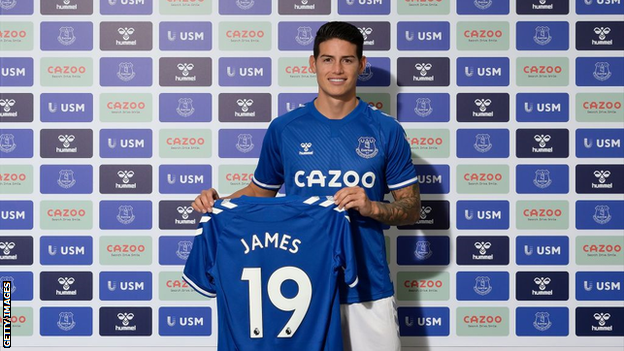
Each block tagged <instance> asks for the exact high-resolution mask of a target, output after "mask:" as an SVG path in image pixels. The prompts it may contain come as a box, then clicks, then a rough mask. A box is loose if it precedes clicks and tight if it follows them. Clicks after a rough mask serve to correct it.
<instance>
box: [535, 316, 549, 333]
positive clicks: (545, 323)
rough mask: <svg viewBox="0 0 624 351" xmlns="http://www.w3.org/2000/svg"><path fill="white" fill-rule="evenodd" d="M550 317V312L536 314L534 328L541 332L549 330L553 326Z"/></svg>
mask: <svg viewBox="0 0 624 351" xmlns="http://www.w3.org/2000/svg"><path fill="white" fill-rule="evenodd" d="M549 317H550V313H548V312H537V313H536V314H535V321H534V322H533V326H534V327H535V329H537V330H539V331H546V330H548V329H549V328H550V326H551V325H552V323H551V322H550V318H549Z"/></svg>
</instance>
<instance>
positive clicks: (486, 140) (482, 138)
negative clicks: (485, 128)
mask: <svg viewBox="0 0 624 351" xmlns="http://www.w3.org/2000/svg"><path fill="white" fill-rule="evenodd" d="M476 138H477V140H476V141H475V143H474V145H473V146H474V148H475V150H477V151H479V152H481V153H486V152H488V151H490V149H491V148H492V143H491V142H490V135H489V134H477V135H476Z"/></svg>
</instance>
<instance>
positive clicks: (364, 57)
mask: <svg viewBox="0 0 624 351" xmlns="http://www.w3.org/2000/svg"><path fill="white" fill-rule="evenodd" d="M365 68H366V56H362V58H361V59H360V67H359V69H358V75H360V74H362V73H364V69H365Z"/></svg>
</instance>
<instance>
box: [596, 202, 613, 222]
mask: <svg viewBox="0 0 624 351" xmlns="http://www.w3.org/2000/svg"><path fill="white" fill-rule="evenodd" d="M609 210H610V208H609V206H607V205H598V206H596V212H595V213H594V221H596V223H598V224H607V223H609V221H610V220H611V213H610V212H609Z"/></svg>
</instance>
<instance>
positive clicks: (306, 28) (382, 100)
mask: <svg viewBox="0 0 624 351" xmlns="http://www.w3.org/2000/svg"><path fill="white" fill-rule="evenodd" d="M623 2H624V1H621V0H518V1H510V0H457V1H451V0H394V1H390V0H334V1H331V0H273V1H270V0H0V167H1V171H0V194H1V198H0V250H1V252H0V277H1V280H2V281H10V282H11V283H12V285H11V297H12V305H11V306H12V310H11V312H12V315H11V317H10V321H11V337H12V344H13V345H14V346H95V345H97V346H138V345H143V346H167V347H172V346H182V345H188V346H204V347H206V349H209V350H214V349H215V346H216V335H217V332H218V327H219V326H218V325H217V321H216V313H217V311H216V308H215V306H216V305H215V301H214V300H209V299H205V298H203V297H202V296H201V295H199V294H197V293H195V292H194V291H193V290H192V289H191V288H190V287H189V286H187V285H186V284H185V283H184V282H183V281H182V279H181V270H182V267H183V265H184V263H185V260H186V258H187V257H188V254H189V252H190V250H191V248H192V238H193V236H194V229H195V227H196V225H197V223H198V218H199V215H198V214H197V213H194V212H193V210H192V208H191V207H190V203H191V201H192V200H193V199H194V197H195V195H196V194H198V193H199V192H200V191H201V190H202V189H207V188H210V187H215V188H217V189H218V191H219V192H220V194H222V195H227V194H230V193H232V192H234V191H236V190H237V189H239V188H241V187H243V186H245V185H246V184H248V183H249V181H250V179H251V177H252V174H253V171H254V168H255V163H256V162H257V158H258V156H259V152H260V149H261V146H262V140H263V137H264V134H265V132H266V129H267V127H268V124H269V122H270V121H271V120H272V119H273V118H275V117H276V116H278V115H280V114H283V113H285V112H288V111H291V110H293V109H295V108H297V107H298V106H299V105H300V104H302V103H305V102H307V101H309V100H311V99H312V98H313V97H314V96H315V93H316V77H315V76H314V75H313V74H312V73H311V72H310V70H309V67H308V57H309V55H310V53H311V52H312V45H313V41H314V35H315V33H316V30H317V29H318V28H319V27H320V26H321V25H322V24H323V23H324V22H325V21H328V20H343V21H348V22H351V23H353V24H354V25H356V26H357V27H358V28H359V29H360V31H361V32H362V34H363V35H364V39H365V48H364V49H365V54H366V55H367V56H368V63H367V66H366V69H365V71H364V73H363V74H362V75H361V76H360V77H359V78H358V86H359V88H358V89H359V90H358V95H359V96H360V97H361V98H362V99H363V100H365V101H367V102H369V103H370V104H372V105H374V106H375V107H377V108H379V109H381V110H383V111H386V112H388V113H390V114H392V115H394V116H396V117H397V118H398V120H399V121H400V122H401V124H402V125H403V127H404V128H405V130H406V132H407V139H408V141H409V143H410V145H411V148H412V153H413V160H414V163H415V165H416V166H415V167H416V168H417V170H418V173H419V180H420V182H421V192H422V194H423V195H422V198H423V203H422V208H421V211H420V220H419V221H418V222H417V223H415V224H414V225H410V226H405V227H399V228H392V229H388V230H387V232H386V244H387V254H388V263H389V265H390V268H391V271H392V273H391V274H392V279H393V281H394V283H395V288H396V298H397V302H398V306H399V307H398V322H399V327H400V333H401V336H402V340H403V345H404V346H431V347H435V346H500V347H505V346H527V347H534V346H541V347H542V348H544V347H548V346H559V347H561V346H586V347H595V346H617V345H623V344H624V339H623V337H624V302H623V301H624V291H623V290H622V289H623V288H624V252H622V247H623V246H624V234H623V233H624V200H623V194H624V162H623V161H624V150H623V146H622V143H623V139H624V110H623V109H622V104H623V103H624V92H623V87H624V57H623V55H622V54H623V52H624V21H623V20H622V15H623V14H624V3H623ZM5 320H9V318H8V316H5ZM59 336H62V338H59ZM131 336H136V338H130V337H131ZM483 337H488V339H487V341H485V342H484V341H483V340H484V339H483Z"/></svg>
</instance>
